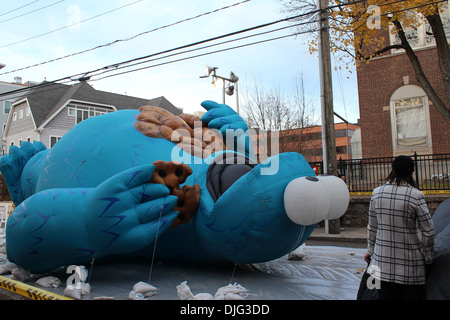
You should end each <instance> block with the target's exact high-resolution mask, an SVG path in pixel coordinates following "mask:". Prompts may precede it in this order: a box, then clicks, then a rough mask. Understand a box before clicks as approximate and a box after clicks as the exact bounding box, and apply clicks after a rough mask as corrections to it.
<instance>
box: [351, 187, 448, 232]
mask: <svg viewBox="0 0 450 320" xmlns="http://www.w3.org/2000/svg"><path fill="white" fill-rule="evenodd" d="M449 197H450V195H449V194H443V195H438V194H436V195H434V194H430V195H425V198H426V201H427V204H428V208H429V209H430V212H431V214H433V213H434V211H435V210H436V208H437V207H438V206H439V204H440V203H441V202H443V201H444V200H445V199H447V198H449ZM369 202H370V196H352V197H350V204H349V206H348V209H347V212H346V213H345V215H344V222H345V226H346V227H366V226H367V222H368V215H369Z"/></svg>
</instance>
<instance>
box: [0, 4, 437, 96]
mask: <svg viewBox="0 0 450 320" xmlns="http://www.w3.org/2000/svg"><path fill="white" fill-rule="evenodd" d="M363 1H365V0H358V1H355V2H352V3H351V4H352V5H353V4H355V3H359V2H363ZM439 2H442V1H439ZM344 5H350V4H341V5H335V6H330V7H328V8H325V9H333V8H337V7H341V6H344ZM320 11H321V10H320V9H317V10H312V11H310V12H307V13H303V14H300V15H296V16H293V17H289V18H285V19H281V20H276V21H272V22H269V23H265V24H261V25H258V26H254V27H251V28H247V29H243V30H239V31H235V32H232V33H229V34H225V35H222V36H217V37H213V38H210V39H206V40H202V41H198V42H195V43H191V44H188V45H184V46H180V47H177V48H173V49H169V50H165V51H162V52H159V53H154V54H150V55H146V56H143V57H139V58H134V59H130V60H127V61H123V62H119V63H116V64H112V65H109V66H105V67H103V68H99V69H96V70H91V71H88V72H84V73H78V74H75V75H72V76H66V77H64V78H61V79H58V80H54V81H52V82H46V83H43V84H42V85H43V86H48V85H51V84H53V83H59V82H61V81H64V82H65V83H68V82H74V81H87V80H90V78H91V76H92V75H94V76H99V75H101V74H104V73H106V72H110V69H112V70H114V69H115V70H118V68H119V67H120V68H123V65H125V64H129V63H132V62H135V61H139V60H143V59H148V58H150V57H154V56H157V55H162V54H167V53H170V52H172V51H177V50H181V49H184V48H188V47H192V46H197V45H199V44H203V43H207V42H210V41H214V40H218V39H221V38H225V37H229V36H232V35H237V34H240V33H244V32H249V31H251V30H256V29H259V28H263V27H267V26H271V25H274V24H277V23H280V22H286V21H290V20H293V19H296V18H299V17H301V16H307V15H311V14H313V13H317V12H320ZM307 23H316V22H315V21H311V22H310V21H308V22H305V24H307ZM280 29H282V28H280ZM276 30H278V29H276ZM273 31H275V30H273ZM316 31H317V30H308V31H304V32H298V33H295V34H289V35H284V36H279V37H274V38H271V39H266V40H260V41H255V42H252V43H248V44H243V45H238V46H234V47H229V48H225V49H220V50H216V51H211V52H207V53H202V54H198V55H194V56H190V57H185V58H180V59H176V60H172V61H168V62H163V63H159V64H156V65H151V66H147V67H142V68H137V69H133V70H129V71H124V72H120V73H116V74H113V75H109V76H105V77H102V78H100V79H96V81H98V80H101V79H104V78H107V77H112V76H116V75H121V74H125V73H130V72H135V71H139V70H143V69H148V68H153V67H156V66H161V65H165V64H169V63H175V62H179V61H183V60H188V59H193V58H197V57H200V56H205V55H210V54H215V53H219V52H224V51H228V50H233V49H237V48H242V47H247V46H251V45H255V44H260V43H265V42H269V41H273V40H278V39H283V38H287V37H292V36H295V35H299V34H303V33H311V32H316ZM268 32H270V31H268ZM240 39H242V38H239V39H235V40H231V41H237V40H240ZM228 42H230V41H228ZM200 49H204V48H200ZM200 49H198V50H200ZM190 51H194V50H190ZM169 56H173V55H169ZM169 56H166V57H164V58H167V57H169ZM154 60H156V59H154ZM154 60H149V61H144V62H150V61H154ZM134 65H136V64H134ZM98 72H100V73H98ZM95 73H98V74H95ZM38 86H41V84H39V85H36V86H34V87H38ZM25 90H29V88H23V89H18V90H13V91H9V92H5V93H0V96H5V95H10V94H12V93H17V92H23V91H25Z"/></svg>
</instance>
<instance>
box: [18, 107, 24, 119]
mask: <svg viewBox="0 0 450 320" xmlns="http://www.w3.org/2000/svg"><path fill="white" fill-rule="evenodd" d="M22 118H23V109H21V110H19V119H22Z"/></svg>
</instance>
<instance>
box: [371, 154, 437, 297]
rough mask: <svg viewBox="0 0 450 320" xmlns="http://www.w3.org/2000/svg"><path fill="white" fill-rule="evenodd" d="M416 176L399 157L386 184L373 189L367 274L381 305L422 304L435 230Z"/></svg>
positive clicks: (406, 159) (410, 165) (410, 162)
mask: <svg viewBox="0 0 450 320" xmlns="http://www.w3.org/2000/svg"><path fill="white" fill-rule="evenodd" d="M413 172H414V161H413V160H412V159H411V158H409V157H407V156H398V157H396V158H395V159H394V161H393V162H392V171H391V173H390V175H389V176H388V178H387V182H386V183H385V184H384V185H382V186H380V187H377V188H375V189H374V191H373V194H372V197H371V200H370V204H369V222H368V225H367V232H368V250H367V253H366V255H365V256H364V259H365V260H366V262H368V263H369V267H368V270H367V272H368V273H369V274H370V275H371V276H373V277H374V278H375V279H378V280H380V288H379V289H380V290H379V299H408V300H416V299H423V298H424V288H425V276H426V272H425V270H426V265H427V264H431V262H432V251H433V245H434V226H433V222H432V220H431V215H430V212H429V210H428V207H427V204H426V202H425V196H424V194H423V193H422V192H421V191H420V190H419V189H418V185H417V183H416V182H415V181H414V179H413V177H412V173H413ZM419 230H420V232H421V236H419V233H418V231H419Z"/></svg>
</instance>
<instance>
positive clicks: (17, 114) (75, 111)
mask: <svg viewBox="0 0 450 320" xmlns="http://www.w3.org/2000/svg"><path fill="white" fill-rule="evenodd" d="M144 105H151V106H157V107H161V108H164V109H166V110H168V111H170V112H172V113H173V114H175V115H179V114H180V113H181V112H182V110H180V109H178V108H177V107H175V106H174V105H173V104H172V103H170V102H169V101H168V100H167V99H166V98H164V97H159V98H154V99H151V100H147V99H141V98H136V97H131V96H126V95H121V94H116V93H111V92H105V91H100V90H96V89H94V88H93V87H92V86H90V85H89V84H88V83H86V82H81V83H78V84H75V85H71V86H69V85H64V84H59V83H51V82H43V83H41V84H39V85H38V86H36V87H33V88H30V90H29V91H28V93H27V94H26V95H24V96H23V97H21V98H19V99H17V100H16V101H14V102H13V103H12V104H11V109H10V112H9V116H8V119H7V121H6V126H5V130H4V131H3V135H2V140H3V142H4V144H5V145H6V146H7V149H9V146H11V145H15V146H20V144H21V143H22V141H29V142H33V141H41V142H42V143H44V144H45V145H46V146H47V148H51V147H52V146H53V145H54V144H55V143H56V142H57V141H58V140H59V139H60V138H61V137H62V136H63V135H64V134H65V133H67V131H69V130H70V129H71V128H72V127H73V126H75V125H76V124H77V123H79V122H81V121H83V120H85V119H87V118H90V117H94V116H97V115H100V114H104V113H108V112H114V111H117V110H121V109H138V108H139V107H141V106H144ZM5 151H6V152H8V151H9V150H5Z"/></svg>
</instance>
